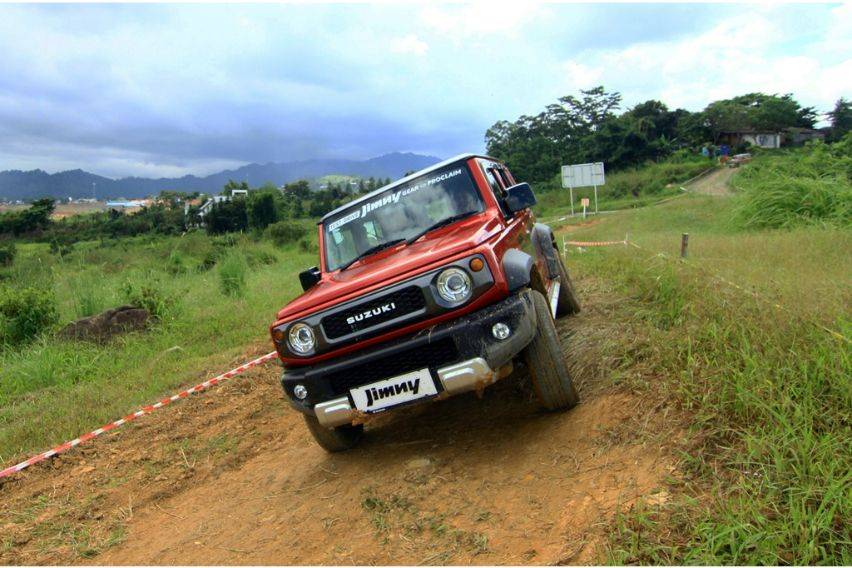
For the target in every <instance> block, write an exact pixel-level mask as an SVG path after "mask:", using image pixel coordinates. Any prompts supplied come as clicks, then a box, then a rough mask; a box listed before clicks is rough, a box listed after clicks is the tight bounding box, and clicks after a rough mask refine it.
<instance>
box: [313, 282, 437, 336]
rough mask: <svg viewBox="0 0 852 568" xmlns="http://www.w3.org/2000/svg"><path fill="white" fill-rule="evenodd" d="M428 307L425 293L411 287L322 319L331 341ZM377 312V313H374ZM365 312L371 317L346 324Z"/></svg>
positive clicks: (415, 287) (326, 333) (323, 326)
mask: <svg viewBox="0 0 852 568" xmlns="http://www.w3.org/2000/svg"><path fill="white" fill-rule="evenodd" d="M390 303H393V304H394V309H392V310H388V311H382V307H383V306H387V305H388V304H390ZM425 307H426V301H425V300H424V299H423V292H422V291H421V290H420V288H418V287H417V286H409V287H408V288H403V289H402V290H397V291H396V292H391V293H390V294H387V295H385V296H382V297H381V298H377V299H375V300H372V301H369V302H364V303H363V304H358V305H356V306H354V307H352V308H350V309H348V310H344V311H342V312H338V313H336V314H334V315H330V316H326V317H324V318H322V328H323V330H325V335H326V337H328V338H329V339H337V338H338V337H343V336H344V335H349V334H350V333H354V332H356V331H361V330H363V329H367V328H369V327H373V326H376V325H379V324H380V323H384V322H386V321H388V320H392V319H394V318H398V317H399V316H403V315H405V314H410V313H411V312H415V311H417V310H422V309H423V308H425ZM373 310H375V311H373ZM364 312H370V313H371V314H372V315H371V316H370V317H365V318H363V319H361V320H360V321H356V322H353V323H352V324H349V323H346V318H348V317H360V316H361V315H362V314H363V313H364Z"/></svg>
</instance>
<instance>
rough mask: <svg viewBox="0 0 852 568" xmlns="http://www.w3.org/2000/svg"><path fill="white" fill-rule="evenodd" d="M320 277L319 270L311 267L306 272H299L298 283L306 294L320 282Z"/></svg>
mask: <svg viewBox="0 0 852 568" xmlns="http://www.w3.org/2000/svg"><path fill="white" fill-rule="evenodd" d="M321 277H322V275H321V273H320V269H319V268H318V267H316V266H312V267H310V268H308V269H307V270H304V271H302V272H300V273H299V282H300V283H301V284H302V290H304V291H306V292H307V291H308V290H310V289H311V288H313V287H314V286H315V285H316V283H317V282H319V281H320V278H321Z"/></svg>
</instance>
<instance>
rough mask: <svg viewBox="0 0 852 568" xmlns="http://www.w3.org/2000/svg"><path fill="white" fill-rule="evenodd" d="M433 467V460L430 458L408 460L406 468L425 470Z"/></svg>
mask: <svg viewBox="0 0 852 568" xmlns="http://www.w3.org/2000/svg"><path fill="white" fill-rule="evenodd" d="M430 465H432V460H430V459H429V458H414V459H412V460H408V463H406V464H405V467H407V468H408V469H423V468H424V467H429V466H430Z"/></svg>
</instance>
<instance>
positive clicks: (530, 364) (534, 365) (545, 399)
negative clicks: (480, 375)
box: [524, 290, 580, 410]
mask: <svg viewBox="0 0 852 568" xmlns="http://www.w3.org/2000/svg"><path fill="white" fill-rule="evenodd" d="M530 294H531V296H532V299H533V306H534V308H535V316H536V320H537V323H536V331H535V337H533V340H532V341H531V342H530V344H529V345H527V347H526V349H524V359H525V361H526V364H527V368H528V369H529V372H530V378H531V379H532V384H533V388H534V389H535V392H536V395H537V396H538V399H539V401H540V402H541V405H542V406H544V407H545V408H546V409H547V410H567V409H569V408H574V407H575V406H577V403H578V402H580V396H579V395H578V394H577V389H576V388H574V381H572V380H571V375H569V374H568V369H567V368H566V367H565V360H564V359H563V357H562V345H561V344H560V343H559V336H558V335H557V334H556V325H555V324H554V322H553V318H552V317H551V315H550V306H548V304H547V300H545V299H544V296H543V295H541V293H539V292H537V291H535V290H532V291H531V292H530Z"/></svg>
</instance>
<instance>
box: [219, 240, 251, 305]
mask: <svg viewBox="0 0 852 568" xmlns="http://www.w3.org/2000/svg"><path fill="white" fill-rule="evenodd" d="M247 271H248V264H247V263H246V259H245V256H243V254H242V253H240V252H239V251H232V252H229V253H228V254H226V255H225V256H224V257H222V259H221V260H220V261H219V289H220V290H221V291H222V293H223V294H225V295H226V296H234V297H242V296H243V295H244V294H245V289H246V272H247Z"/></svg>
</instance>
